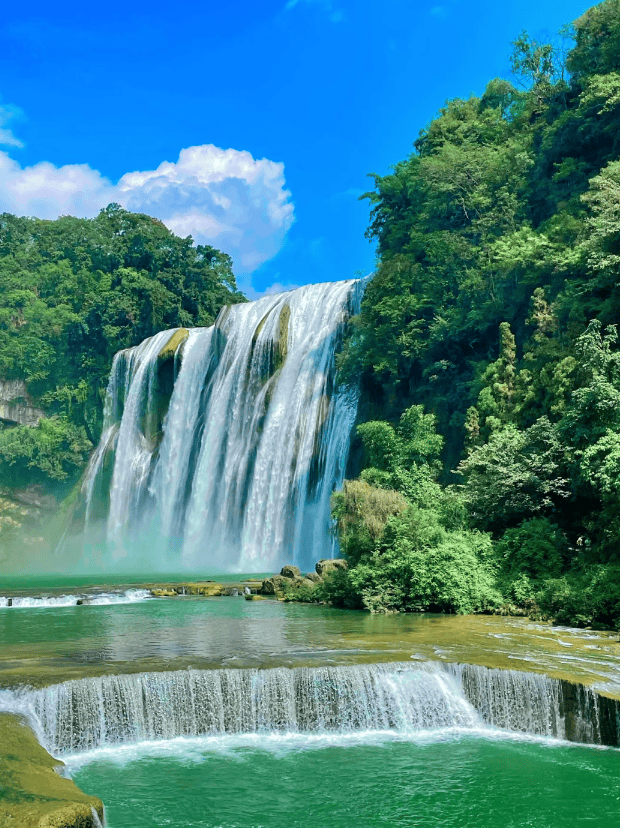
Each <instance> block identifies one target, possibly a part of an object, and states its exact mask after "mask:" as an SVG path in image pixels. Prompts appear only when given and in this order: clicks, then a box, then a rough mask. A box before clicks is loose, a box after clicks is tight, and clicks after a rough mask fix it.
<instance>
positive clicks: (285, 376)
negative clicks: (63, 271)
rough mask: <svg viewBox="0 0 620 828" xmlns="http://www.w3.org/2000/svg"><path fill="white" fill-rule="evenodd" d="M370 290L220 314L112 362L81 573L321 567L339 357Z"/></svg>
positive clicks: (325, 289) (276, 299)
mask: <svg viewBox="0 0 620 828" xmlns="http://www.w3.org/2000/svg"><path fill="white" fill-rule="evenodd" d="M364 284H365V283H364V280H350V281H346V282H334V283H326V284H319V285H308V286H306V287H303V288H299V289H298V290H295V291H289V292H287V293H282V294H278V295H275V296H266V297H264V298H262V299H260V300H258V301H256V302H249V303H246V304H240V305H234V306H232V307H226V308H224V309H223V310H222V311H221V313H220V315H219V316H218V318H217V320H216V322H215V325H213V326H212V327H210V328H198V329H193V330H189V331H187V330H185V329H178V330H171V331H163V332H161V333H159V334H157V335H156V336H154V337H151V338H150V339H148V340H146V341H145V342H143V343H142V344H141V345H139V346H138V347H136V348H130V349H127V350H125V351H121V352H120V353H119V354H117V355H116V357H115V359H114V364H113V367H112V372H111V375H110V381H109V385H108V391H107V398H106V405H105V418H104V427H103V433H102V438H101V441H100V443H99V445H98V447H97V449H96V450H95V452H94V453H93V457H92V458H91V462H90V464H89V467H88V469H87V472H86V475H85V479H84V483H83V486H82V500H83V508H82V520H83V533H82V534H83V539H84V555H83V561H84V563H86V564H87V565H90V567H91V568H93V567H94V568H99V569H101V567H105V568H108V567H114V566H115V565H116V566H120V567H121V568H125V569H132V570H134V571H137V570H138V569H142V568H144V567H147V568H148V569H149V570H150V571H155V570H158V569H162V570H165V569H167V570H175V569H176V570H178V569H181V568H184V569H193V570H201V569H202V570H204V568H205V567H209V568H210V569H211V571H218V570H219V571H222V570H228V571H246V572H250V571H267V570H272V571H273V570H274V569H276V568H277V567H278V566H279V565H281V564H282V563H284V562H286V561H289V562H293V563H296V564H298V565H300V566H302V567H309V566H311V565H312V564H313V562H314V561H315V560H316V559H317V558H319V557H329V556H331V555H332V553H333V544H334V539H333V535H332V533H331V531H330V527H331V520H330V508H329V499H330V496H331V493H332V491H333V490H334V488H335V487H337V486H338V485H340V484H341V482H342V480H343V477H344V469H345V463H346V459H347V454H348V448H349V438H350V432H351V428H352V426H353V423H354V420H355V416H356V412H357V398H358V394H357V392H356V390H355V389H353V388H350V387H345V386H339V385H338V383H337V381H336V368H335V354H336V352H337V350H338V348H339V346H340V344H341V341H342V335H343V332H344V326H345V324H346V322H347V320H348V319H349V317H350V316H351V315H352V314H354V313H357V312H358V311H359V306H360V302H361V298H362V293H363V289H364Z"/></svg>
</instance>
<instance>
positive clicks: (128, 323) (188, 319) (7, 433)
mask: <svg viewBox="0 0 620 828" xmlns="http://www.w3.org/2000/svg"><path fill="white" fill-rule="evenodd" d="M239 301H244V297H243V296H242V295H241V294H240V293H239V292H238V290H237V287H236V283H235V277H234V275H233V271H232V262H231V259H230V257H229V256H227V255H226V254H225V253H221V252H220V251H219V250H216V249H215V248H213V247H209V246H204V245H194V243H193V240H192V238H191V237H189V236H188V237H187V238H184V239H182V238H179V237H178V236H175V235H174V234H173V233H171V232H170V231H169V230H168V229H167V228H166V227H165V226H164V224H163V223H162V222H161V221H159V220H158V219H154V218H151V217H150V216H146V215H141V214H136V213H130V212H128V211H127V210H124V209H123V208H122V207H120V206H119V205H118V204H110V205H109V206H108V207H106V208H105V209H104V210H101V212H100V213H99V215H98V216H97V217H96V218H94V219H78V218H73V217H72V216H63V217H61V218H59V219H57V220H56V221H46V220H41V219H36V218H21V217H17V216H13V215H10V214H8V213H4V214H2V215H0V378H2V379H3V380H14V379H15V380H22V381H24V382H25V384H26V389H27V393H28V396H29V398H30V399H31V400H32V401H34V402H35V403H36V405H37V406H39V407H40V408H42V409H43V410H44V411H45V412H46V414H47V419H45V420H43V421H41V423H40V425H39V426H38V427H37V428H29V427H27V426H17V427H9V426H5V427H3V428H1V429H0V476H1V479H2V482H3V484H4V485H6V484H12V485H23V484H25V483H29V482H33V481H34V482H43V483H46V484H49V483H50V482H52V481H69V482H70V481H72V480H74V479H75V478H76V475H78V474H79V473H80V472H81V470H82V469H83V467H84V465H85V462H86V460H87V457H88V453H89V451H90V450H91V449H92V447H93V445H95V444H96V442H97V440H98V439H99V433H100V430H101V424H102V416H103V402H104V397H105V389H106V386H107V381H108V374H109V372H110V366H111V364H112V358H113V356H114V354H115V353H116V352H117V351H119V350H120V349H122V348H128V347H131V346H134V345H137V344H138V343H139V342H141V341H142V340H143V339H145V338H146V337H149V336H152V335H153V334H154V333H156V332H157V331H160V330H162V329H166V328H174V327H179V326H202V325H211V324H212V323H213V322H214V321H215V317H216V315H217V313H218V312H219V310H220V308H221V307H222V306H223V305H225V304H231V303H234V302H239Z"/></svg>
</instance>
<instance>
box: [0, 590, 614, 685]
mask: <svg viewBox="0 0 620 828" xmlns="http://www.w3.org/2000/svg"><path fill="white" fill-rule="evenodd" d="M0 641H1V642H2V647H1V650H0V686H10V685H14V684H24V683H25V684H34V685H41V684H51V683H56V682H61V681H65V680H67V679H71V678H81V677H85V676H96V675H108V674H118V673H135V672H146V671H153V670H182V669H187V668H191V667H193V668H197V669H198V668H200V669H208V668H221V667H258V668H268V667H274V666H287V667H295V666H319V665H330V664H355V663H364V662H373V661H406V660H408V659H414V660H416V659H419V660H428V659H431V660H442V661H453V662H464V663H470V664H482V665H486V666H490V667H501V668H510V669H521V670H527V671H534V672H544V673H547V674H548V675H550V676H553V677H556V678H566V679H569V680H574V681H579V682H583V683H585V684H593V685H596V687H597V689H600V690H602V691H603V692H605V693H607V694H609V695H614V696H620V660H619V658H618V656H619V655H620V644H619V642H618V639H617V636H615V635H612V634H608V633H597V632H592V631H588V630H572V629H569V628H561V627H550V626H546V625H544V624H535V623H533V622H530V621H528V620H526V619H521V618H501V617H498V616H446V615H431V614H411V615H387V616H382V615H371V614H369V613H365V612H356V611H343V610H336V609H330V608H328V607H319V606H309V605H301V604H285V603H281V602H278V601H273V600H263V601H245V600H243V598H242V597H239V598H232V597H221V598H203V597H190V596H186V597H178V598H171V599H152V598H151V599H147V600H142V601H138V602H133V603H121V604H116V605H105V604H104V605H99V606H70V607H59V606H54V607H49V608H40V609H16V608H8V607H4V608H0Z"/></svg>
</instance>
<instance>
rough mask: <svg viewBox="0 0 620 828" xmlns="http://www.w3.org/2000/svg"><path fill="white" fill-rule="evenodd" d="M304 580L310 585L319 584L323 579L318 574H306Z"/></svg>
mask: <svg viewBox="0 0 620 828" xmlns="http://www.w3.org/2000/svg"><path fill="white" fill-rule="evenodd" d="M306 580H307V581H312V583H314V584H320V583H321V581H322V580H323V579H322V578H321V576H320V575H319V573H318V572H308V574H307V575H306Z"/></svg>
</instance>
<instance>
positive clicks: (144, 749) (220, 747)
mask: <svg viewBox="0 0 620 828" xmlns="http://www.w3.org/2000/svg"><path fill="white" fill-rule="evenodd" d="M463 739H486V740H488V741H502V742H533V743H537V744H544V745H546V746H548V747H567V746H570V745H572V744H573V743H571V742H567V741H566V740H564V739H557V738H554V737H550V736H535V735H532V734H529V733H519V732H514V731H510V730H500V729H499V728H494V727H490V726H488V725H485V724H480V725H479V726H477V727H442V728H434V729H430V728H428V729H424V728H422V729H420V730H417V731H414V732H410V733H402V732H400V731H397V730H364V731H356V732H354V733H269V734H264V733H261V734H257V733H246V734H236V735H227V736H193V737H184V736H178V737H176V738H174V739H162V740H160V741H157V742H149V741H145V742H136V743H134V744H127V745H118V746H110V747H100V748H95V749H94V750H89V751H86V752H84V753H75V754H65V755H63V757H62V759H63V762H64V763H65V765H66V767H67V770H68V772H69V773H75V772H76V771H78V770H79V769H80V768H83V767H85V766H86V765H89V764H91V763H93V762H111V763H113V764H115V765H119V766H125V765H128V764H130V763H132V762H136V761H138V760H140V759H176V760H178V761H182V762H201V761H204V759H205V758H206V757H207V756H208V755H210V754H218V755H220V756H222V755H223V756H227V757H229V758H230V759H236V760H238V761H243V760H244V758H245V755H246V752H247V751H248V750H254V751H263V752H266V753H271V754H273V755H275V756H283V755H286V754H289V753H293V752H299V751H309V750H325V749H329V748H347V747H360V746H363V747H369V746H379V747H380V746H381V745H385V744H388V743H392V742H407V743H410V744H415V745H431V744H437V743H441V742H456V741H461V740H463ZM589 747H591V748H595V749H599V750H611V749H612V748H607V747H604V746H601V745H589Z"/></svg>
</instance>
